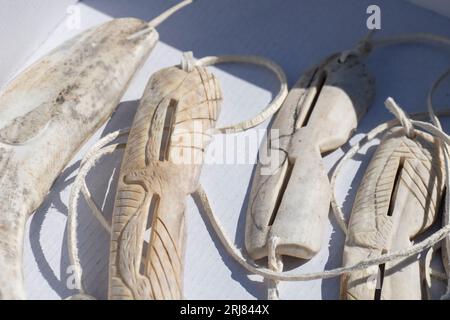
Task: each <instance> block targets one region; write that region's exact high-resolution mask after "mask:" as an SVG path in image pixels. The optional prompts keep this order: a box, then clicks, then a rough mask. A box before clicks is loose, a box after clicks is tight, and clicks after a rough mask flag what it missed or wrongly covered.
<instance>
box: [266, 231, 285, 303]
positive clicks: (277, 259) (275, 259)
mask: <svg viewBox="0 0 450 320" xmlns="http://www.w3.org/2000/svg"><path fill="white" fill-rule="evenodd" d="M279 242H280V238H279V237H276V236H273V237H271V238H270V239H269V241H268V245H267V248H268V249H267V251H268V252H267V257H268V266H269V269H270V270H272V271H275V272H281V271H283V260H282V259H281V256H280V255H279V254H277V246H278V243H279ZM267 282H268V283H267V299H269V300H279V299H280V292H279V290H278V283H279V281H278V280H270V279H268V280H267Z"/></svg>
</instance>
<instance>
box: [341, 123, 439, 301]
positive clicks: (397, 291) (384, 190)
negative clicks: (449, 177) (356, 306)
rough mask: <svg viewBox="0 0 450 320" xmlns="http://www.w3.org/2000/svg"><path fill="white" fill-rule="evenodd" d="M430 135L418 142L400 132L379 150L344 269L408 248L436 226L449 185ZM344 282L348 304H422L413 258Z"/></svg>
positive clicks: (360, 198) (356, 210) (356, 212)
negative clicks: (410, 301)
mask: <svg viewBox="0 0 450 320" xmlns="http://www.w3.org/2000/svg"><path fill="white" fill-rule="evenodd" d="M434 139H435V138H433V137H432V136H431V135H429V134H427V133H424V132H423V131H419V130H416V136H415V138H414V139H410V138H408V137H407V136H406V135H405V134H404V130H403V129H402V128H400V127H395V128H393V129H391V130H390V131H388V132H387V133H386V135H385V136H384V138H383V140H382V142H381V143H380V145H379V146H378V148H377V150H376V152H375V154H374V156H373V158H372V160H371V162H370V164H369V167H368V169H367V170H366V173H365V175H364V178H363V180H362V183H361V185H360V187H359V189H358V192H357V195H356V199H355V202H354V205H353V210H352V214H351V217H350V221H349V226H348V233H347V238H346V242H345V247H344V254H343V264H344V266H348V265H353V264H355V263H358V262H359V261H362V260H364V259H367V258H375V257H378V256H380V255H381V254H385V253H387V254H388V253H390V252H393V251H398V250H401V249H405V248H408V247H410V246H411V245H412V241H413V240H414V239H415V238H416V237H417V236H418V235H420V234H421V233H423V232H424V231H425V230H427V228H429V227H430V226H431V225H432V224H433V222H434V221H435V218H436V215H437V212H438V210H439V206H440V203H441V199H442V197H443V190H444V186H445V180H444V177H445V171H444V168H445V165H444V163H443V154H442V150H441V149H440V148H438V147H437V146H436V144H435V141H434ZM372 269H373V268H368V269H365V270H363V271H355V272H352V273H350V274H346V275H344V276H342V278H341V297H342V298H344V299H358V300H359V299H365V300H372V299H383V300H389V299H421V297H422V294H421V280H420V266H419V261H418V260H417V259H416V258H415V257H414V259H413V260H411V259H404V260H401V261H398V260H397V261H393V262H389V263H386V264H385V265H380V266H379V268H375V270H372Z"/></svg>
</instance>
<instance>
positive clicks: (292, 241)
mask: <svg viewBox="0 0 450 320" xmlns="http://www.w3.org/2000/svg"><path fill="white" fill-rule="evenodd" d="M373 94H374V88H373V79H372V77H371V76H370V75H369V74H368V72H367V70H366V67H365V66H364V64H362V62H361V61H360V60H359V58H357V57H355V56H350V57H348V59H347V60H346V62H343V63H342V62H340V61H339V55H333V56H332V57H330V58H328V59H327V60H326V61H325V62H324V63H322V64H321V65H319V66H317V67H315V68H314V69H312V70H311V71H309V72H307V73H306V74H305V75H304V76H303V77H302V78H301V79H300V80H299V81H298V82H297V84H296V85H295V86H294V88H293V89H291V91H290V92H289V95H288V97H287V98H286V100H285V102H284V104H283V106H282V107H281V109H280V111H279V112H278V114H277V116H276V118H275V120H274V122H273V125H272V127H271V129H272V130H278V134H276V135H273V136H272V133H271V135H270V136H269V137H268V138H267V139H266V140H265V141H263V143H262V144H261V147H260V150H264V152H262V151H260V161H259V163H258V165H257V168H256V173H255V176H254V181H253V185H252V190H251V195H250V200H249V205H248V211H247V219H246V232H245V246H246V250H247V252H248V253H249V255H250V256H251V258H253V259H261V258H263V257H266V256H268V248H269V245H268V243H269V241H270V239H273V238H277V239H278V244H277V247H276V254H277V255H289V256H294V257H298V258H303V259H309V258H311V257H313V256H314V255H315V254H316V253H317V252H318V251H319V250H320V248H321V244H322V243H323V229H324V226H325V225H326V219H327V215H328V211H329V206H330V192H331V191H330V183H329V180H328V176H327V172H326V170H325V168H324V166H323V164H322V154H324V153H325V152H328V151H331V150H334V149H337V148H339V147H340V146H342V145H343V144H344V143H345V142H346V141H347V139H348V138H349V136H350V134H351V133H352V131H353V130H354V129H355V128H356V126H357V123H358V119H359V118H360V117H361V116H362V115H363V114H364V113H365V111H366V110H367V108H368V107H369V105H370V104H371V101H372V98H373ZM278 138H279V139H278ZM266 150H267V151H266ZM261 154H268V155H269V158H268V159H262V157H261ZM267 160H269V161H267ZM274 163H275V164H277V163H279V165H274Z"/></svg>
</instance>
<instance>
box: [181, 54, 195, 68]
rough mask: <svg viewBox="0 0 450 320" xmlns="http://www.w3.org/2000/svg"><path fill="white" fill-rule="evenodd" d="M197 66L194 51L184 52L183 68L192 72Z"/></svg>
mask: <svg viewBox="0 0 450 320" xmlns="http://www.w3.org/2000/svg"><path fill="white" fill-rule="evenodd" d="M194 68H195V59H194V55H193V53H192V51H188V52H184V53H183V58H182V59H181V69H182V70H183V71H186V72H192V71H193V70H194Z"/></svg>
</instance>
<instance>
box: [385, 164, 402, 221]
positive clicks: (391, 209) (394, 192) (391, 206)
mask: <svg viewBox="0 0 450 320" xmlns="http://www.w3.org/2000/svg"><path fill="white" fill-rule="evenodd" d="M404 165H405V158H403V157H401V158H400V160H399V162H398V167H397V172H396V173H395V178H394V188H393V189H392V193H391V198H390V201H389V209H388V211H387V215H388V216H389V217H392V214H393V213H394V206H395V199H396V198H397V192H398V188H399V186H400V181H401V175H402V170H403V167H404Z"/></svg>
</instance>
